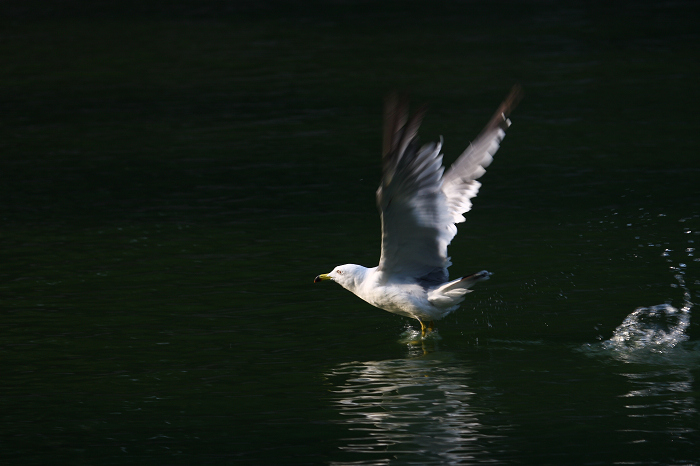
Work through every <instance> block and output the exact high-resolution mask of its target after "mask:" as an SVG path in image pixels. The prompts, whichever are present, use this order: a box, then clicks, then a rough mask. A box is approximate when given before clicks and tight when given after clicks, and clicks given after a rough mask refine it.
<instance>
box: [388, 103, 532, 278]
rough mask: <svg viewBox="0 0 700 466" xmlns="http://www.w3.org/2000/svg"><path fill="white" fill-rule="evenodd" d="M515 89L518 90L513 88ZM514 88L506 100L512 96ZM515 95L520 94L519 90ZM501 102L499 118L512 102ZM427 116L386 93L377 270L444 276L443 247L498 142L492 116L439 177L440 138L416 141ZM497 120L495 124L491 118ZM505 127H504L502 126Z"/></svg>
mask: <svg viewBox="0 0 700 466" xmlns="http://www.w3.org/2000/svg"><path fill="white" fill-rule="evenodd" d="M513 92H516V90H515V89H514V91H513ZM513 92H511V96H509V98H508V99H506V102H508V101H509V100H513V102H515V101H516V100H517V99H515V100H514V97H513ZM517 92H518V95H519V91H517ZM506 102H504V104H502V105H501V108H499V113H497V115H498V116H499V117H500V118H501V121H507V120H504V118H505V117H503V116H501V115H502V114H504V115H507V113H506V111H504V110H508V111H509V110H510V109H512V108H513V106H514V104H509V105H507V106H506V107H507V108H506V107H504V105H505V104H506ZM424 115H425V109H424V108H421V109H420V110H419V111H418V112H417V113H416V114H415V115H413V116H412V117H410V118H409V117H408V105H407V103H406V100H405V99H402V98H399V97H397V96H395V95H392V96H390V97H389V98H388V99H387V101H386V105H385V113H384V144H383V158H382V162H383V163H382V181H381V184H380V185H379V189H378V190H377V205H378V207H379V211H380V213H381V218H382V253H381V258H380V260H379V266H378V270H379V271H382V272H384V273H385V274H387V275H404V276H408V277H413V278H422V279H424V280H427V281H435V282H444V281H446V280H447V277H448V274H447V267H449V266H450V265H451V263H450V258H449V257H448V256H447V246H448V245H449V244H450V242H451V241H452V238H454V236H455V235H456V234H457V227H456V226H455V223H458V222H461V221H464V217H463V216H462V214H463V213H465V212H466V211H468V210H469V208H470V207H471V202H470V201H469V199H471V198H472V197H474V196H475V195H476V193H477V191H478V187H479V184H478V182H477V181H475V180H476V178H478V177H479V176H481V175H482V174H483V173H484V169H483V167H485V166H487V165H488V162H490V161H491V158H492V156H493V154H494V153H495V152H496V150H497V149H498V144H499V142H500V141H501V139H503V136H504V134H505V133H504V132H503V126H504V125H505V123H500V122H499V120H497V119H496V117H494V118H492V120H491V122H489V124H488V125H487V126H486V128H485V129H484V131H482V132H481V134H480V135H479V136H478V137H477V139H476V140H475V141H474V143H472V145H471V146H470V147H469V148H468V149H467V150H466V151H465V152H464V153H463V154H462V155H461V156H460V157H459V159H457V161H456V162H455V163H454V165H453V166H452V167H451V168H450V170H449V171H448V172H447V173H445V176H443V172H444V168H443V166H442V154H441V153H440V150H441V148H442V141H441V142H440V143H438V144H435V143H430V144H426V145H424V146H423V147H420V148H419V146H418V140H417V132H418V128H419V126H420V124H421V122H422V120H423V116H424ZM494 122H495V123H494ZM506 127H507V126H506Z"/></svg>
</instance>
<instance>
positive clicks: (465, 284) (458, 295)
mask: <svg viewBox="0 0 700 466" xmlns="http://www.w3.org/2000/svg"><path fill="white" fill-rule="evenodd" d="M490 276H491V273H490V272H487V271H486V270H482V271H481V272H477V273H475V274H472V275H469V276H468V277H462V278H458V279H457V280H453V281H451V282H447V283H445V284H444V285H442V286H440V287H439V288H436V289H434V290H432V291H430V292H429V293H428V301H430V303H431V304H433V305H434V306H436V307H442V308H448V307H450V308H451V307H454V306H457V305H459V303H461V302H462V301H464V295H466V294H467V293H471V291H472V290H470V289H469V288H471V287H472V286H474V285H475V284H476V283H477V282H481V281H484V280H488V279H489V277H490Z"/></svg>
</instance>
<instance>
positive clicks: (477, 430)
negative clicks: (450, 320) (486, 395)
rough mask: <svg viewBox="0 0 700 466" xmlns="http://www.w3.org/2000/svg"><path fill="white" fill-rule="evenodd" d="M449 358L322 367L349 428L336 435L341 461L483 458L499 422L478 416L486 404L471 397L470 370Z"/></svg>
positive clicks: (447, 461) (499, 432)
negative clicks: (342, 435)
mask: <svg viewBox="0 0 700 466" xmlns="http://www.w3.org/2000/svg"><path fill="white" fill-rule="evenodd" d="M416 351H421V352H422V349H421V350H416ZM452 359H453V358H451V357H450V356H449V355H448V354H445V353H429V354H428V355H426V356H424V357H418V358H412V359H393V360H387V361H369V362H351V363H345V364H341V365H339V366H337V367H336V368H335V369H333V370H332V371H330V372H329V373H327V374H326V375H327V377H328V379H329V382H330V383H331V384H333V388H332V389H331V392H332V394H333V396H332V403H333V404H334V406H335V408H336V409H337V410H338V411H339V413H340V414H341V417H342V419H341V421H340V422H341V423H342V424H344V425H346V426H347V427H348V431H349V435H348V436H347V437H346V438H342V439H339V441H340V442H341V444H340V449H341V450H342V451H343V452H344V453H345V454H346V455H347V456H348V462H351V463H352V464H370V463H371V464H388V463H389V462H390V461H391V460H392V459H393V460H395V459H396V458H398V457H401V456H403V455H410V458H411V460H412V461H418V463H420V464H454V463H458V462H465V461H476V459H477V458H482V459H483V458H485V457H488V456H489V455H490V453H491V452H490V450H491V449H493V445H492V444H493V442H494V441H495V440H496V439H498V438H499V437H502V436H503V432H502V430H503V429H501V428H494V426H493V425H489V426H486V425H484V423H482V421H481V418H482V417H483V416H487V415H489V413H490V412H492V410H490V409H488V408H485V407H484V406H483V405H482V403H483V402H482V403H479V404H477V403H476V402H475V393H474V392H473V390H472V389H470V382H471V380H472V377H473V376H474V374H473V371H472V370H471V369H470V368H469V367H467V366H466V365H465V364H464V362H463V361H457V360H452ZM491 424H492V423H491ZM332 464H346V462H343V461H340V462H334V463H332Z"/></svg>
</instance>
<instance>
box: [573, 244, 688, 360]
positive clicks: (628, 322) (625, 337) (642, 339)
mask: <svg viewBox="0 0 700 466" xmlns="http://www.w3.org/2000/svg"><path fill="white" fill-rule="evenodd" d="M670 252H672V251H671V250H670V249H665V250H664V252H663V253H662V254H661V255H662V257H668V256H669V255H670ZM690 254H691V255H692V251H690ZM686 267H687V266H686V264H685V263H679V264H678V266H671V267H670V270H671V271H672V272H674V278H675V280H676V283H674V284H672V285H671V286H672V287H674V288H680V289H681V290H682V292H683V302H682V305H681V307H680V309H679V308H676V307H674V306H672V305H671V304H669V303H666V304H659V305H656V306H650V307H639V308H637V309H635V310H634V311H633V312H632V313H631V314H629V315H628V316H627V317H626V318H625V320H624V321H623V322H622V324H620V325H619V326H618V327H617V328H616V329H615V331H614V332H613V335H612V337H611V338H610V339H609V340H605V341H603V342H601V343H600V344H599V345H586V346H585V350H587V351H588V352H591V353H594V354H597V353H601V352H602V353H606V354H609V355H611V356H613V357H614V358H615V359H617V360H619V361H623V362H636V363H658V364H681V365H683V364H686V363H688V362H689V360H693V361H695V360H698V359H700V353H698V351H695V347H696V346H698V345H692V344H687V345H684V344H685V343H686V342H688V340H689V337H688V334H687V330H688V328H689V327H690V316H691V309H692V307H693V302H692V301H691V293H690V290H689V289H688V287H687V286H686V284H685V272H686Z"/></svg>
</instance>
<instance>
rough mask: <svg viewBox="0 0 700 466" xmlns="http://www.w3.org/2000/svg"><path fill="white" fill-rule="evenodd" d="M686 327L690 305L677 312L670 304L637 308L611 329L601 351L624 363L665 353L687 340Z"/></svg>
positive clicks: (688, 322) (688, 324)
mask: <svg viewBox="0 0 700 466" xmlns="http://www.w3.org/2000/svg"><path fill="white" fill-rule="evenodd" d="M689 326H690V306H683V307H682V308H681V309H680V310H679V309H676V308H675V307H673V306H671V305H670V304H659V305H657V306H651V307H640V308H637V309H635V310H634V312H632V313H631V314H630V315H628V316H627V317H626V318H625V320H624V321H623V322H622V324H621V325H620V326H619V327H617V328H616V329H615V331H614V332H613V336H612V338H610V339H609V340H606V341H604V342H602V348H603V349H605V350H609V351H612V352H613V353H614V356H615V357H616V358H617V359H621V360H624V361H628V362H630V361H631V360H636V359H639V358H644V357H645V356H648V354H649V353H656V354H666V353H668V352H669V351H670V350H672V349H673V348H675V347H676V346H677V345H678V344H679V343H681V342H684V341H687V340H688V335H687V334H686V329H687V328H688V327H689Z"/></svg>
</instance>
